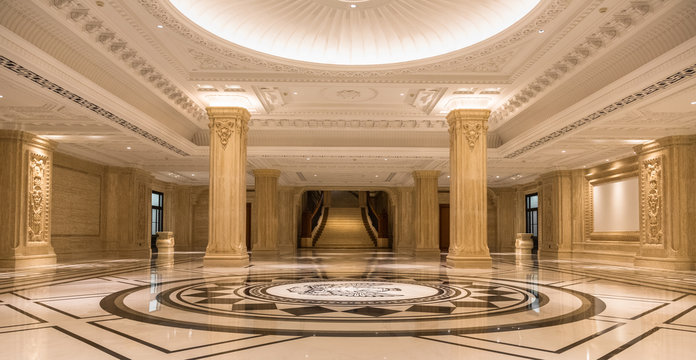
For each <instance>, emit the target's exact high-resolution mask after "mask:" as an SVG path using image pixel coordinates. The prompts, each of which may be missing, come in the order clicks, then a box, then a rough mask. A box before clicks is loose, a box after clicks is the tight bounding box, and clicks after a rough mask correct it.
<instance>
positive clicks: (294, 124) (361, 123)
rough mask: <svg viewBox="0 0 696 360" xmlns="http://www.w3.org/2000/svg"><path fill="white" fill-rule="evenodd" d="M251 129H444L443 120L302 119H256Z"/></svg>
mask: <svg viewBox="0 0 696 360" xmlns="http://www.w3.org/2000/svg"><path fill="white" fill-rule="evenodd" d="M249 126H250V127H251V128H252V129H265V128H300V129H302V128H346V129H348V128H350V129H444V128H446V127H447V123H446V122H445V121H444V120H329V119H324V120H304V119H258V118H254V119H252V120H251V121H250V123H249Z"/></svg>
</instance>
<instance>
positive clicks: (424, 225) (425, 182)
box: [413, 170, 440, 255]
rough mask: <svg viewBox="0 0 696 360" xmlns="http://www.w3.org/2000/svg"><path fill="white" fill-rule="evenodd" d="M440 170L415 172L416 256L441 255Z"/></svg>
mask: <svg viewBox="0 0 696 360" xmlns="http://www.w3.org/2000/svg"><path fill="white" fill-rule="evenodd" d="M439 176H440V171H438V170H418V171H414V172H413V179H414V182H415V185H416V186H415V214H414V216H415V218H414V221H415V230H416V255H439V254H440V239H439V234H440V223H439V218H440V217H439V216H440V214H439V211H440V209H439V208H438V202H437V178H438V177H439Z"/></svg>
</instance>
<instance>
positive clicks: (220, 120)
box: [206, 107, 251, 150]
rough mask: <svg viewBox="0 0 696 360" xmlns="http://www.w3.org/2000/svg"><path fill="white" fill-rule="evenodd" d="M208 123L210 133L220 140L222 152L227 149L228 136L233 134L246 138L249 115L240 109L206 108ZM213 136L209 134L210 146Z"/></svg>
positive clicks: (245, 110) (243, 109)
mask: <svg viewBox="0 0 696 360" xmlns="http://www.w3.org/2000/svg"><path fill="white" fill-rule="evenodd" d="M206 111H207V112H208V118H209V119H210V123H209V124H208V127H209V128H210V131H211V133H215V134H217V136H218V139H219V140H220V144H221V145H222V148H223V150H224V149H225V148H227V143H228V142H229V140H230V136H232V134H234V133H239V134H241V135H242V138H246V134H247V132H249V119H251V114H249V111H247V109H245V108H241V107H209V108H206ZM212 136H213V134H211V139H210V144H211V146H212V144H213V139H212Z"/></svg>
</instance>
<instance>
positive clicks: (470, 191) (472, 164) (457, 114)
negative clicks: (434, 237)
mask: <svg viewBox="0 0 696 360" xmlns="http://www.w3.org/2000/svg"><path fill="white" fill-rule="evenodd" d="M489 115H490V111H489V110H453V111H451V112H450V113H449V114H448V115H447V122H448V124H449V133H450V249H449V254H448V256H447V263H448V264H449V265H451V266H456V267H488V266H490V265H491V257H490V254H489V252H488V244H487V242H488V239H487V230H488V229H487V226H488V224H487V212H486V211H487V201H488V199H487V189H486V160H487V159H486V150H487V143H486V131H487V130H488V116H489Z"/></svg>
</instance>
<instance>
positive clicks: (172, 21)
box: [138, 0, 570, 79]
mask: <svg viewBox="0 0 696 360" xmlns="http://www.w3.org/2000/svg"><path fill="white" fill-rule="evenodd" d="M138 2H139V3H140V4H141V5H142V6H143V7H144V8H145V9H146V10H147V12H149V13H150V14H151V15H152V16H154V17H155V18H157V19H158V20H159V21H160V22H161V23H162V24H164V25H165V26H166V27H167V28H170V29H172V30H173V31H175V32H177V33H178V34H179V35H181V36H183V37H185V38H187V39H189V40H191V41H193V42H194V43H196V44H199V45H201V46H205V47H206V48H208V49H209V50H213V51H215V52H217V53H219V54H222V55H225V56H227V57H229V58H232V59H235V60H236V61H240V62H242V63H247V64H249V65H250V66H261V67H264V68H266V69H269V70H271V71H274V72H280V73H299V74H305V75H310V76H318V77H321V78H331V77H333V78H336V77H338V78H353V79H359V78H374V77H380V76H384V77H388V76H398V75H403V74H409V73H414V72H419V73H423V72H434V71H442V70H443V69H448V68H456V67H460V66H466V65H468V64H470V63H471V62H472V61H473V60H476V59H479V58H481V57H485V56H488V55H490V54H493V53H495V52H498V51H500V50H502V49H504V48H506V47H508V46H511V45H514V44H517V43H518V42H520V41H521V40H523V39H525V38H526V37H528V36H529V35H532V34H536V32H537V30H538V29H539V27H540V26H543V25H545V24H547V23H549V22H551V21H552V20H553V19H555V18H556V17H557V16H558V15H559V14H560V13H561V12H562V11H563V10H565V9H566V8H567V7H568V4H569V2H570V1H569V0H554V1H553V2H551V4H549V5H548V6H547V7H546V8H544V9H543V10H542V11H541V13H540V15H538V16H537V17H536V18H535V19H533V20H531V21H529V22H528V24H527V25H526V26H524V27H523V28H522V29H520V30H518V31H516V32H515V33H513V34H512V35H509V36H507V37H505V38H503V39H501V40H499V41H496V42H495V43H493V44H492V45H490V46H487V47H485V48H483V49H481V50H479V51H476V52H473V53H469V54H466V55H462V56H459V57H455V58H453V59H449V60H445V61H439V62H435V63H431V64H426V65H419V66H409V67H404V68H400V69H390V70H369V71H341V70H327V69H315V68H309V67H305V66H296V65H289V64H285V63H279V62H274V61H270V60H266V59H262V58H260V57H257V56H252V55H248V54H244V53H242V52H240V51H236V50H234V49H232V47H231V46H230V47H223V46H220V45H218V44H217V43H215V42H213V41H210V40H207V39H206V38H204V37H203V36H201V35H200V34H199V31H196V30H193V29H191V28H190V27H189V26H188V25H186V24H183V23H182V22H180V21H179V20H178V19H177V18H176V17H175V16H173V15H172V10H171V9H170V6H167V5H163V3H162V0H138Z"/></svg>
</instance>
